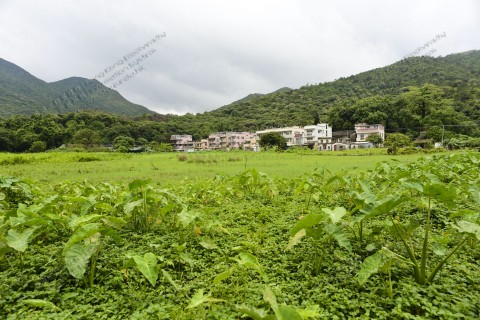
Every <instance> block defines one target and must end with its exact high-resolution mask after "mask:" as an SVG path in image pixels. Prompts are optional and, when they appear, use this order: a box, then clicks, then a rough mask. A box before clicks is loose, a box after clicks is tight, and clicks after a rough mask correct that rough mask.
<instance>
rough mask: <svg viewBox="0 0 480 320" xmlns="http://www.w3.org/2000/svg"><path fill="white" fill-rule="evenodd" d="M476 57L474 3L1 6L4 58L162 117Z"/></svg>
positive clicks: (100, 1) (181, 0) (98, 0)
mask: <svg viewBox="0 0 480 320" xmlns="http://www.w3.org/2000/svg"><path fill="white" fill-rule="evenodd" d="M432 39H436V40H435V41H434V42H432V41H431V40H432ZM427 43H429V44H428V47H426V46H425V45H426V44H427ZM424 46H425V47H424ZM478 49H480V1H478V0H454V1H451V0H424V1H422V0H400V1H399V0H383V1H382V0H378V1H373V0H363V1H355V0H337V1H333V0H332V1H322V0H296V1H294V0H276V1H270V0H255V1H254V0H242V1H237V0H230V1H226V0H224V1H220V0H218V1H216V0H202V1H198V0H197V1H195V0H176V1H164V0H156V1H154V0H151V1H148V0H135V1H131V0H115V1H114V0H111V1H110V0H83V1H73V0H43V1H38V0H0V58H3V59H5V60H8V61H10V62H12V63H15V64H17V65H18V66H20V67H22V68H23V69H25V70H27V71H28V72H30V73H31V74H33V75H34V76H36V77H37V78H40V79H42V80H44V81H47V82H54V81H58V80H61V79H65V78H68V77H72V76H79V77H84V78H89V79H93V78H97V80H99V81H101V82H105V80H106V79H108V78H115V77H116V80H115V81H109V82H108V83H107V82H105V83H106V85H108V86H110V87H113V85H114V84H116V86H115V90H117V91H119V92H120V94H121V95H123V96H124V97H125V98H127V99H128V100H130V101H131V102H134V103H137V104H141V105H144V106H145V107H147V108H149V109H151V110H153V111H156V112H158V113H162V114H166V113H174V114H185V113H187V112H190V113H194V114H195V113H202V112H205V111H209V110H213V109H216V108H219V107H221V106H223V105H226V104H229V103H231V102H233V101H236V100H238V99H241V98H243V97H245V96H247V95H248V94H251V93H269V92H273V91H275V90H277V89H279V88H282V87H290V88H293V89H296V88H300V87H302V86H304V85H307V84H317V83H322V82H329V81H334V80H335V79H338V78H340V77H348V76H350V75H354V74H358V73H360V72H363V71H368V70H371V69H374V68H379V67H383V66H386V65H389V64H392V63H395V62H396V61H398V60H401V59H402V58H403V57H405V56H407V55H410V54H412V53H414V54H415V55H431V56H435V57H437V56H445V55H448V54H452V53H458V52H463V51H468V50H478ZM142 56H143V57H142ZM120 61H122V62H121V63H120ZM134 65H135V66H134ZM127 66H128V67H127ZM109 68H110V69H109ZM106 70H107V71H106ZM135 70H136V73H135V74H133V73H134V72H135ZM102 71H103V72H104V74H103V75H102ZM105 71H106V72H105ZM115 73H117V75H116V76H114V74H115ZM120 73H122V75H121V76H120ZM127 74H131V76H130V78H128V79H126V80H125V81H122V83H121V84H120V83H119V81H117V80H118V79H122V77H126V75H127Z"/></svg>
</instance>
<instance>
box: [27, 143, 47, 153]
mask: <svg viewBox="0 0 480 320" xmlns="http://www.w3.org/2000/svg"><path fill="white" fill-rule="evenodd" d="M46 149H47V144H46V143H45V142H43V141H35V142H34V143H32V145H31V146H30V148H29V149H28V152H44V151H45V150H46Z"/></svg>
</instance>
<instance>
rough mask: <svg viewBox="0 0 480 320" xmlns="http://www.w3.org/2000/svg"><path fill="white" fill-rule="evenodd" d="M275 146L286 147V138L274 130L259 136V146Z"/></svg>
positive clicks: (265, 147) (281, 148)
mask: <svg viewBox="0 0 480 320" xmlns="http://www.w3.org/2000/svg"><path fill="white" fill-rule="evenodd" d="M275 146H276V147H277V148H278V149H280V150H283V149H285V148H286V147H287V140H285V138H284V137H282V136H281V135H279V134H278V133H276V132H267V133H265V134H262V136H261V137H260V147H262V148H264V149H268V148H271V147H275Z"/></svg>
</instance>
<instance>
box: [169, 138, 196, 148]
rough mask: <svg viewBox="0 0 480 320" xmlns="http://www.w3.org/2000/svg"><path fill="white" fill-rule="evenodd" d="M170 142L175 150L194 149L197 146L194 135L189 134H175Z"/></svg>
mask: <svg viewBox="0 0 480 320" xmlns="http://www.w3.org/2000/svg"><path fill="white" fill-rule="evenodd" d="M170 143H171V144H172V150H173V151H193V150H194V147H195V143H194V142H193V139H192V136H191V135H188V134H183V135H182V134H174V135H172V136H170Z"/></svg>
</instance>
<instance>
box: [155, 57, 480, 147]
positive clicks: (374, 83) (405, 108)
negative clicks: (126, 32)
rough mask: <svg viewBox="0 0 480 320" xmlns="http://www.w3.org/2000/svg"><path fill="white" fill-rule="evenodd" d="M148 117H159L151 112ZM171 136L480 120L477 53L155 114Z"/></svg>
mask: <svg viewBox="0 0 480 320" xmlns="http://www.w3.org/2000/svg"><path fill="white" fill-rule="evenodd" d="M151 117H152V119H155V118H157V119H158V118H159V116H158V115H152V116H151ZM161 119H162V120H163V121H167V122H168V123H169V124H170V125H171V126H173V127H175V128H176V131H177V132H178V133H188V134H193V135H194V136H195V137H197V138H199V137H203V136H205V135H206V134H208V133H209V132H213V131H225V130H247V131H248V130H250V131H252V130H256V129H263V128H267V127H277V126H287V125H308V124H313V123H314V122H319V121H321V122H329V123H331V124H332V125H333V127H334V130H341V129H348V128H352V127H353V124H354V123H355V122H370V123H373V122H375V123H383V124H385V125H386V126H387V128H388V129H389V130H404V129H403V128H410V129H415V130H417V129H418V130H420V129H421V128H420V127H427V126H431V125H435V124H442V123H443V124H450V125H460V124H461V123H463V122H464V121H469V120H471V121H474V122H479V121H480V51H478V50H475V51H469V52H464V53H459V54H452V55H449V56H446V57H438V58H432V57H411V58H408V59H405V60H401V61H398V62H396V63H394V64H392V65H390V66H387V67H383V68H378V69H374V70H370V71H367V72H363V73H360V74H358V75H354V76H350V77H347V78H340V79H338V80H335V81H333V82H326V83H321V84H316V85H307V86H304V87H301V88H300V89H296V90H284V91H280V92H275V93H271V94H267V95H262V96H259V97H255V98H252V99H247V100H244V101H242V100H241V101H239V102H235V103H232V104H230V105H227V106H224V107H221V108H218V109H216V110H213V111H210V112H205V113H202V114H197V115H192V114H187V115H184V116H175V115H168V116H161Z"/></svg>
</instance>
